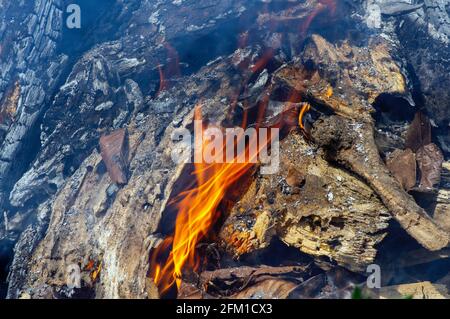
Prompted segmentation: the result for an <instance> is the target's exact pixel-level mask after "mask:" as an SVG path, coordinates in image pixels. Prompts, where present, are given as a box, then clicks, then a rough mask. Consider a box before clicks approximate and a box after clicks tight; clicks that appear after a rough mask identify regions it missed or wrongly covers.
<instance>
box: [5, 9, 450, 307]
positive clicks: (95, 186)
mask: <svg viewBox="0 0 450 319" xmlns="http://www.w3.org/2000/svg"><path fill="white" fill-rule="evenodd" d="M73 3H77V4H78V5H79V7H80V8H81V10H80V14H81V17H82V19H81V24H80V26H79V27H80V28H78V27H77V26H76V24H75V25H68V24H67V19H68V18H70V14H71V11H70V10H69V11H68V10H67V8H68V7H69V6H70V5H71V4H73ZM74 26H75V27H74ZM449 45H450V0H402V1H394V0H297V1H295V0H294V1H276V0H272V1H271V0H255V1H243V0H158V1H147V0H107V1H98V2H97V1H96V2H95V5H93V1H87V0H82V1H70V0H35V1H10V0H0V208H1V211H0V267H1V269H0V297H1V298H33V299H43V298H50V299H59V298H162V297H163V298H164V297H165V298H175V297H178V298H350V297H351V295H352V291H353V289H354V287H355V286H358V285H359V286H362V287H363V293H364V295H370V296H371V297H374V298H402V297H404V296H409V295H411V296H413V297H414V298H448V297H450V295H449V293H450V291H449V290H448V289H449V288H450V273H449V269H450V268H449V266H450V255H449V253H450V250H449V249H450V248H449V244H450V243H449V238H450V135H449V126H450V122H449V119H450V91H449V90H448V88H449V87H450V72H449V70H450V62H449V61H450V47H449ZM200 107H201V108H200ZM198 110H201V115H202V118H203V119H204V120H205V121H206V122H207V123H212V124H214V125H216V126H218V127H221V128H233V127H239V126H241V125H244V126H245V127H251V128H256V129H259V128H260V127H277V128H280V134H279V138H280V141H279V170H278V171H276V172H275V173H273V174H267V175H266V174H261V173H260V171H259V169H258V164H256V165H254V166H253V167H252V168H250V169H249V170H248V171H247V172H246V173H245V174H243V175H242V176H241V177H240V179H239V180H238V182H236V183H234V184H232V185H231V186H230V187H228V188H227V189H226V193H225V194H224V196H223V198H222V199H221V201H220V203H219V204H218V206H217V210H216V212H214V222H213V223H212V224H211V225H208V227H209V228H205V229H207V230H208V231H207V232H206V233H205V234H204V235H202V236H203V237H202V238H201V240H199V242H198V243H196V246H195V256H196V260H197V263H196V264H195V265H190V266H189V265H188V266H186V265H185V266H183V272H182V274H181V275H180V276H178V277H177V278H176V284H175V283H173V284H172V285H171V286H170V287H169V288H168V289H166V290H165V289H162V287H161V285H159V284H158V280H156V279H157V278H156V279H155V277H157V276H158V271H160V269H159V270H158V269H155V267H154V266H155V263H154V262H155V258H156V257H155V256H156V255H155V254H156V252H163V254H162V255H158V258H162V257H161V256H165V258H169V257H167V256H168V255H169V253H170V251H171V250H170V249H171V247H170V245H167V247H166V246H165V245H166V244H167V243H168V241H167V239H168V238H169V239H170V238H172V237H173V236H175V235H174V234H175V233H176V227H177V226H178V225H177V221H178V220H179V219H177V212H178V210H179V207H178V206H177V205H176V202H177V200H178V199H179V198H180V196H181V197H182V196H183V194H186V190H188V191H189V190H192V188H193V187H195V176H194V173H195V165H194V164H186V163H181V162H178V163H177V162H175V161H173V159H172V152H173V150H174V142H175V141H174V136H177V134H178V132H180V130H183V129H186V130H188V131H191V132H192V131H193V122H194V120H195V119H196V118H197V117H198V113H197V112H198ZM243 123H244V124H243ZM174 203H175V204H174ZM205 227H206V226H205ZM168 260H169V259H168ZM158 262H161V260H159V259H158ZM374 264H375V265H377V266H379V267H380V269H381V271H382V274H383V275H382V277H381V288H379V289H375V290H372V289H367V287H366V288H364V287H365V282H366V278H367V276H368V275H369V274H370V273H368V272H367V269H368V266H369V265H374ZM74 274H75V275H74ZM159 274H160V273H159ZM74 276H75V277H74ZM174 280H175V279H174Z"/></svg>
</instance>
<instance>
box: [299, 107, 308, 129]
mask: <svg viewBox="0 0 450 319" xmlns="http://www.w3.org/2000/svg"><path fill="white" fill-rule="evenodd" d="M310 109H311V105H310V104H309V103H303V106H302V108H301V110H300V113H299V115H298V125H299V126H300V128H301V129H302V130H303V131H304V130H305V126H304V125H303V117H304V116H305V114H306V113H307V112H308V111H309V110H310Z"/></svg>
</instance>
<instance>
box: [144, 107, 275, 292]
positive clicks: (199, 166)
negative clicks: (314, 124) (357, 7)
mask: <svg viewBox="0 0 450 319" xmlns="http://www.w3.org/2000/svg"><path fill="white" fill-rule="evenodd" d="M201 118H202V115H201V109H200V107H197V108H196V110H195V119H196V120H201ZM196 138H197V137H196ZM238 138H245V137H244V136H241V137H238ZM271 138H272V137H269V142H270V139H271ZM208 143H209V142H208V140H203V144H202V147H201V148H200V149H199V150H198V151H199V152H201V153H202V154H200V155H202V156H203V155H204V152H205V150H206V149H207V148H208ZM255 143H256V144H257V148H256V149H257V151H256V152H250V151H249V148H248V146H247V147H246V150H245V152H246V158H245V161H244V162H243V163H239V162H237V161H236V160H235V161H233V162H224V161H223V156H224V154H225V151H223V152H217V154H215V156H216V157H217V162H214V163H212V164H206V163H203V162H199V163H194V165H195V169H194V172H193V175H194V176H195V179H196V182H197V185H196V187H195V188H193V189H190V190H187V191H184V192H182V193H181V194H179V195H178V196H177V197H176V198H175V201H177V203H176V208H177V210H178V215H177V218H176V222H175V233H174V236H173V237H169V238H167V239H165V240H164V241H163V242H162V243H161V244H160V245H159V246H158V247H157V249H156V250H155V251H154V253H153V254H152V260H151V269H152V272H153V273H152V274H151V276H152V277H153V279H154V282H155V284H156V285H157V286H158V287H159V289H160V292H161V293H162V294H164V292H166V291H167V290H168V289H169V288H170V287H171V286H172V285H174V284H176V285H177V287H179V286H180V284H181V276H182V271H183V269H184V268H189V269H190V270H194V271H195V270H197V269H198V267H199V265H200V262H199V258H198V256H197V254H196V247H197V245H198V243H199V242H200V241H201V240H202V239H204V238H205V237H206V236H207V235H208V233H209V232H210V230H211V227H212V226H213V224H214V222H215V221H216V219H217V217H218V216H217V211H218V206H219V204H220V203H221V201H222V199H223V198H224V197H225V195H226V193H227V191H228V190H229V189H230V186H232V185H234V184H235V183H236V182H237V181H238V180H239V179H240V178H241V177H243V175H244V174H245V173H247V172H248V171H249V170H250V169H251V168H252V167H253V166H254V165H255V162H256V158H255V157H257V156H258V154H259V153H260V151H261V150H262V149H263V148H265V147H267V144H268V142H267V141H264V143H261V141H258V140H257V137H256V136H254V138H252V139H251V140H250V141H249V143H248V145H255ZM224 148H225V145H224ZM168 249H171V251H170V253H169V256H168V257H167V259H166V261H165V263H164V264H160V260H161V259H164V257H163V256H164V253H165V252H167V250H168Z"/></svg>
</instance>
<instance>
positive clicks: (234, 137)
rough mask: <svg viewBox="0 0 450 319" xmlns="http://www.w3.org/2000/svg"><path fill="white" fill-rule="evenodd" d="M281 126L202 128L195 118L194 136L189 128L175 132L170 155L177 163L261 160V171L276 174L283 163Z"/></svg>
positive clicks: (254, 161)
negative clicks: (280, 146) (280, 136)
mask: <svg viewBox="0 0 450 319" xmlns="http://www.w3.org/2000/svg"><path fill="white" fill-rule="evenodd" d="M279 134H280V131H279V129H278V128H265V127H262V128H258V129H256V128H247V129H243V128H240V127H236V128H225V129H221V128H219V127H215V126H209V127H208V128H206V129H203V122H202V121H201V120H194V137H193V136H192V134H191V132H190V131H189V130H188V129H186V128H179V129H176V130H175V131H174V132H173V134H172V136H171V137H172V143H173V145H172V149H171V158H172V160H173V161H174V162H175V163H177V164H181V163H191V162H192V161H193V163H204V164H219V163H260V164H261V167H260V172H261V174H264V175H267V174H275V173H277V172H278V170H279V167H280V161H279V157H280V149H279Z"/></svg>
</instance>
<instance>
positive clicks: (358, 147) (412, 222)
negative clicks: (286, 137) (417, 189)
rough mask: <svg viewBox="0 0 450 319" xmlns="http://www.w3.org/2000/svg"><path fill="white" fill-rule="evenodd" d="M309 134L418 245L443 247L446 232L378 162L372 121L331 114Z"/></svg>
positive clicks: (446, 236) (429, 247) (437, 248)
mask: <svg viewBox="0 0 450 319" xmlns="http://www.w3.org/2000/svg"><path fill="white" fill-rule="evenodd" d="M312 136H313V137H314V140H315V141H316V143H318V144H319V145H320V146H321V147H324V148H326V149H328V150H329V154H330V156H331V158H333V159H334V160H336V161H338V162H339V163H341V164H343V165H345V166H346V167H348V168H349V169H350V170H352V171H353V172H355V173H357V174H358V175H359V176H361V177H362V178H364V180H366V181H367V183H368V184H369V185H370V186H371V187H372V188H373V189H374V190H375V191H376V192H377V194H378V195H379V196H380V198H381V199H382V201H383V203H384V204H385V205H386V207H387V208H388V209H389V211H390V212H391V214H392V216H394V218H395V219H396V220H397V221H398V222H399V223H400V225H402V227H403V228H404V229H405V230H406V231H407V232H408V233H409V234H410V235H411V236H412V237H414V238H415V239H416V240H417V241H418V242H419V243H420V244H422V245H423V246H424V247H425V248H427V249H430V250H439V249H442V248H444V247H446V246H447V244H448V241H449V235H448V233H447V232H446V231H444V230H442V229H441V228H440V227H439V226H438V225H437V224H436V223H435V222H434V221H433V219H432V218H431V217H430V216H429V215H428V214H427V213H426V212H425V210H424V209H423V208H421V207H420V206H419V205H417V203H416V202H415V201H414V199H413V198H412V197H411V196H410V195H408V194H407V193H406V192H405V191H404V190H403V189H402V187H401V185H400V183H399V182H398V181H397V180H396V179H395V178H394V177H392V175H391V174H390V173H389V171H388V169H387V168H386V166H385V165H384V164H383V163H382V161H381V159H380V155H379V153H378V149H377V147H376V145H375V141H374V137H373V126H372V124H370V123H357V122H353V121H351V120H347V119H344V118H342V117H338V116H331V117H328V118H322V119H321V120H319V121H318V122H316V123H315V125H314V129H313V132H312Z"/></svg>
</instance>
